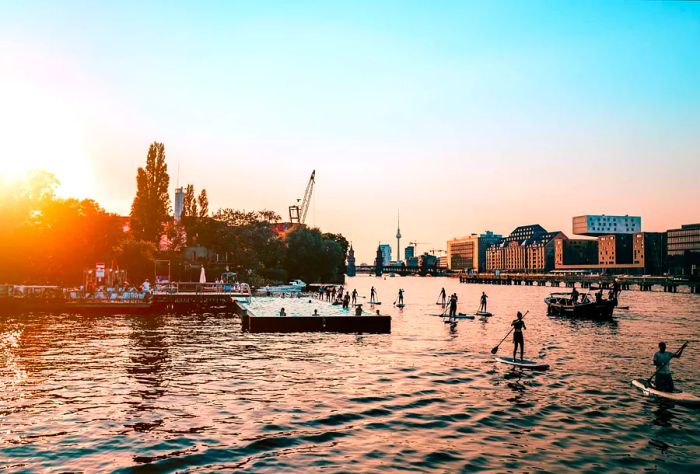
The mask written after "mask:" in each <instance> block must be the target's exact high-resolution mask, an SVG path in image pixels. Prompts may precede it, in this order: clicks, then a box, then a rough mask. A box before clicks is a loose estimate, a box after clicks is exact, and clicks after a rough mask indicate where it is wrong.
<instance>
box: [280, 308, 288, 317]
mask: <svg viewBox="0 0 700 474" xmlns="http://www.w3.org/2000/svg"><path fill="white" fill-rule="evenodd" d="M280 316H287V312H286V311H285V310H284V308H282V309H280Z"/></svg>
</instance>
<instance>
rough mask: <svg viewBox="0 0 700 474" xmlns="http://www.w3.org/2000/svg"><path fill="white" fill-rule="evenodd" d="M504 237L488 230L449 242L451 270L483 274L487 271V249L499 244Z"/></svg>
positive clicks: (448, 250) (448, 255)
mask: <svg viewBox="0 0 700 474" xmlns="http://www.w3.org/2000/svg"><path fill="white" fill-rule="evenodd" d="M502 238H503V236H501V235H499V234H494V233H493V232H491V231H490V230H487V231H486V233H484V234H480V235H478V234H471V235H469V236H466V237H461V238H455V239H452V240H448V241H447V266H448V268H449V269H450V270H456V271H466V272H470V273H471V272H483V271H484V270H486V249H487V248H488V247H489V246H491V245H494V244H497V243H498V242H499V241H500V240H501V239H502Z"/></svg>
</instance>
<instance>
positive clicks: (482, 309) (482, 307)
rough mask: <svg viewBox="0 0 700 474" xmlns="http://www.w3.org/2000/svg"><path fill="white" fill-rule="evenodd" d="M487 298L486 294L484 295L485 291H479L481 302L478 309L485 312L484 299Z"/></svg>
mask: <svg viewBox="0 0 700 474" xmlns="http://www.w3.org/2000/svg"><path fill="white" fill-rule="evenodd" d="M487 299H488V296H487V295H486V292H485V291H482V292H481V304H480V305H479V311H484V312H486V300H487Z"/></svg>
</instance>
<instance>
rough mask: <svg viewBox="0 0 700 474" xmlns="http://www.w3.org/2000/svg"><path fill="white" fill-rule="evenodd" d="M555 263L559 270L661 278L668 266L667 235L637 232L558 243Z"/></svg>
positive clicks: (556, 243) (556, 244)
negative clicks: (644, 275) (645, 275)
mask: <svg viewBox="0 0 700 474" xmlns="http://www.w3.org/2000/svg"><path fill="white" fill-rule="evenodd" d="M554 260H555V268H556V269H557V270H589V271H592V272H604V273H630V274H649V275H660V274H662V273H664V272H665V271H666V267H667V258H666V234H664V233H663V232H637V233H635V234H633V235H627V234H615V235H603V236H600V237H598V239H596V240H583V239H569V240H566V241H561V242H555V258H554Z"/></svg>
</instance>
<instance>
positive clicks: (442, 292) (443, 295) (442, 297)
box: [438, 287, 447, 306]
mask: <svg viewBox="0 0 700 474" xmlns="http://www.w3.org/2000/svg"><path fill="white" fill-rule="evenodd" d="M438 301H439V302H440V303H441V304H442V306H445V305H446V304H447V293H446V292H445V288H444V287H443V288H442V290H440V295H439V296H438Z"/></svg>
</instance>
